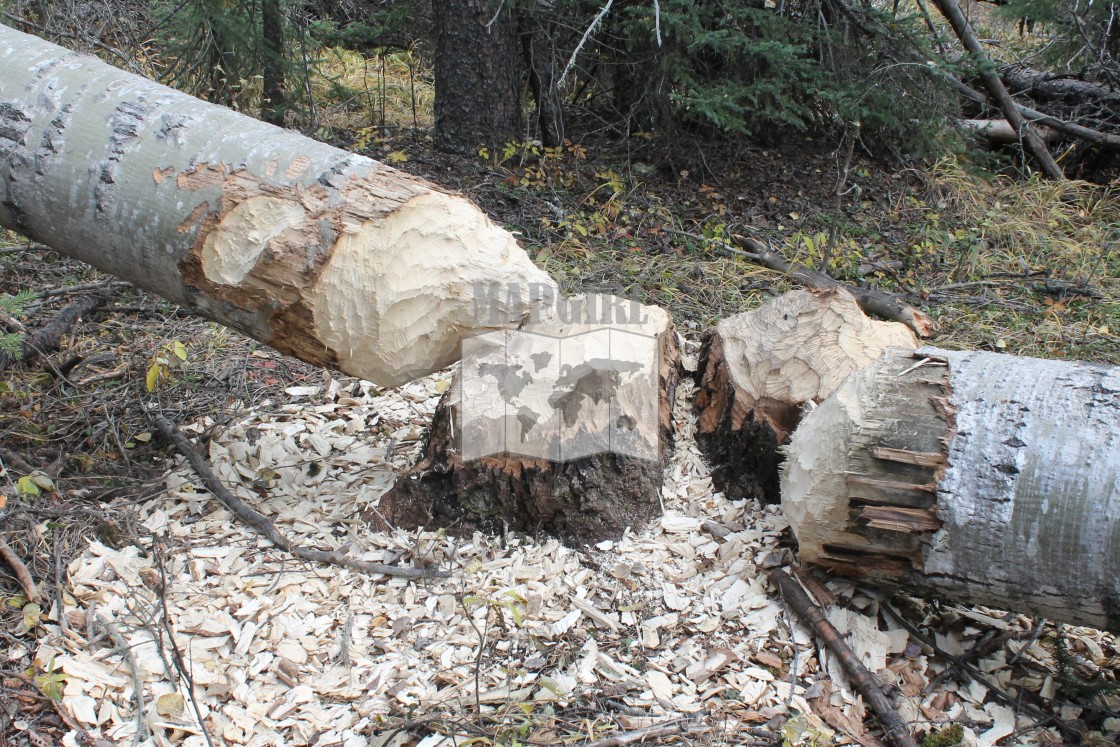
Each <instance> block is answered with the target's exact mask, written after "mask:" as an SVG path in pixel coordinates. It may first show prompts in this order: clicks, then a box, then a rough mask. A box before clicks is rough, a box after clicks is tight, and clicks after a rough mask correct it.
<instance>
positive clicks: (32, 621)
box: [20, 603, 43, 632]
mask: <svg viewBox="0 0 1120 747" xmlns="http://www.w3.org/2000/svg"><path fill="white" fill-rule="evenodd" d="M42 617H43V608H42V607H40V606H39V605H37V604H34V603H32V604H26V605H24V607H23V619H22V620H21V621H20V625H21V626H22V628H23V630H24V632H26V631H28V630H31V629H32V628H34V627H35V626H36V625H38V624H39V620H40V619H41V618H42Z"/></svg>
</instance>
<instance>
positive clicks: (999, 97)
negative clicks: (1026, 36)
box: [933, 0, 1065, 179]
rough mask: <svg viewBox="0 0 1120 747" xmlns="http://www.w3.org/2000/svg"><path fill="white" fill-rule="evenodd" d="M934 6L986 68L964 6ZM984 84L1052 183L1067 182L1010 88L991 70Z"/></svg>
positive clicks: (939, 0) (941, 2)
mask: <svg viewBox="0 0 1120 747" xmlns="http://www.w3.org/2000/svg"><path fill="white" fill-rule="evenodd" d="M933 4H934V5H936V6H937V9H938V10H939V11H941V15H943V16H945V18H946V20H948V21H949V25H950V26H952V27H953V31H954V32H956V34H957V38H959V39H960V40H961V44H963V45H964V48H965V49H967V50H968V52H969V53H970V54H971V55H972V56H973V57H975V58H976V61H977V62H978V63H979V64H980V65H982V66H983V65H985V64H986V63H987V60H988V57H987V55H986V54H985V53H984V48H983V47H981V46H980V40H979V39H977V38H976V34H974V33H973V32H972V26H970V25H969V23H968V19H967V18H965V17H964V13H962V12H961V8H960V6H959V5H957V0H933ZM980 80H981V81H983V83H984V87H985V88H987V89H988V93H989V94H990V95H991V97H992V100H993V101H995V102H996V104H997V105H998V106H999V108H1000V110H1001V111H1002V112H1003V116H1004V117H1006V118H1007V121H1008V122H1010V123H1011V125H1012V127H1014V128H1015V131H1016V132H1018V133H1020V136H1021V137H1022V140H1023V146H1024V148H1025V149H1026V150H1027V151H1029V152H1030V154H1031V155H1033V156H1034V157H1035V160H1037V161H1038V163H1039V165H1040V166H1041V167H1042V171H1043V173H1044V174H1046V176H1048V177H1049V178H1051V179H1064V178H1065V174H1064V173H1063V172H1062V169H1061V167H1060V166H1058V164H1057V162H1056V161H1055V160H1054V157H1053V156H1052V155H1050V151H1049V150H1048V149H1047V148H1046V143H1044V142H1042V139H1041V138H1040V137H1039V136H1038V134H1037V133H1036V132H1035V131H1034V129H1033V128H1032V127H1031V126H1030V125H1029V124H1028V123H1027V121H1026V119H1024V118H1023V115H1022V113H1021V112H1020V111H1019V110H1018V108H1016V106H1015V102H1014V100H1012V98H1011V94H1009V93H1008V92H1007V88H1006V87H1004V85H1003V81H1002V80H1000V78H999V76H998V75H996V74H995V73H994V72H992V71H991V70H987V69H985V68H984V67H982V68H981V71H980Z"/></svg>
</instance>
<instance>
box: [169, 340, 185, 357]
mask: <svg viewBox="0 0 1120 747" xmlns="http://www.w3.org/2000/svg"><path fill="white" fill-rule="evenodd" d="M171 350H172V351H174V353H175V357H177V358H178V359H179V360H181V361H185V360H186V359H187V346H186V345H184V344H183V343H181V342H179V341H178V340H176V341H175V342H173V343H171Z"/></svg>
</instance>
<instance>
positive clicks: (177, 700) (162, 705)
mask: <svg viewBox="0 0 1120 747" xmlns="http://www.w3.org/2000/svg"><path fill="white" fill-rule="evenodd" d="M185 705H186V701H184V699H183V696H182V695H180V694H179V693H164V694H163V695H161V696H159V697H158V698H156V713H158V714H159V715H161V716H163V717H164V718H179V717H180V716H182V715H183V707H184V706H185Z"/></svg>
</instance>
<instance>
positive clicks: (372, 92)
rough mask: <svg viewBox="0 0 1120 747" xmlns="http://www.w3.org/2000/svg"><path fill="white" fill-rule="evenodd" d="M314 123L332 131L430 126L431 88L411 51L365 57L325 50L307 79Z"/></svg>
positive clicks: (424, 69)
mask: <svg viewBox="0 0 1120 747" xmlns="http://www.w3.org/2000/svg"><path fill="white" fill-rule="evenodd" d="M311 90H312V93H313V95H314V98H315V101H316V104H317V106H318V107H319V111H318V121H319V125H320V126H322V127H328V128H333V129H348V130H355V131H359V130H363V129H364V128H370V127H375V128H384V127H388V128H394V129H396V128H404V127H420V128H425V127H431V126H432V106H433V102H434V100H435V84H434V81H433V79H432V71H431V67H430V66H429V65H427V64H426V63H425V62H424V61H422V60H421V59H420V58H419V56H418V55H417V54H416V52H415V51H413V50H393V51H386V52H385V53H384V54H375V55H372V56H368V57H367V56H365V55H363V54H361V53H359V52H354V51H351V50H346V49H341V48H337V47H328V48H324V49H322V50H320V51H319V54H318V60H317V62H316V64H315V68H314V71H313V72H312V75H311Z"/></svg>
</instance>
